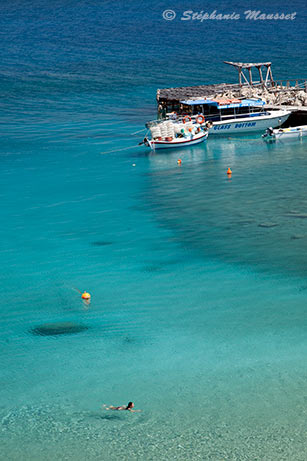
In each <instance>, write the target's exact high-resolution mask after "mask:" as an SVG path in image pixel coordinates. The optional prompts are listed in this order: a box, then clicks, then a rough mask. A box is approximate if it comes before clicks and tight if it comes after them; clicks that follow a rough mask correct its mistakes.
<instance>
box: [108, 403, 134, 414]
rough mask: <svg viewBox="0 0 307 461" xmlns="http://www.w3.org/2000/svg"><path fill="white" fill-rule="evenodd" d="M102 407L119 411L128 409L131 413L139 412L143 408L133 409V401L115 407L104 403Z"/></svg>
mask: <svg viewBox="0 0 307 461" xmlns="http://www.w3.org/2000/svg"><path fill="white" fill-rule="evenodd" d="M102 408H104V409H105V410H117V411H121V410H128V411H131V413H138V412H140V411H142V410H133V408H134V403H133V402H129V403H128V405H121V406H120V407H113V405H110V406H109V407H107V406H106V405H102Z"/></svg>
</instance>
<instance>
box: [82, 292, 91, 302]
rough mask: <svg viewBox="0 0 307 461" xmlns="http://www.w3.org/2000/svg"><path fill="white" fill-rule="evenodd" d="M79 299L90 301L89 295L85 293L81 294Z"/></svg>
mask: <svg viewBox="0 0 307 461" xmlns="http://www.w3.org/2000/svg"><path fill="white" fill-rule="evenodd" d="M81 298H82V299H87V300H89V299H91V295H90V294H89V293H87V292H86V291H85V292H84V293H82V295H81Z"/></svg>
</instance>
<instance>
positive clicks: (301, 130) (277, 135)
mask: <svg viewBox="0 0 307 461" xmlns="http://www.w3.org/2000/svg"><path fill="white" fill-rule="evenodd" d="M303 136H307V125H301V126H294V127H290V128H279V129H275V130H274V129H273V127H269V128H267V130H266V132H265V133H264V134H263V135H262V138H263V139H264V140H265V141H276V140H277V139H278V140H284V139H301V138H302V137H303Z"/></svg>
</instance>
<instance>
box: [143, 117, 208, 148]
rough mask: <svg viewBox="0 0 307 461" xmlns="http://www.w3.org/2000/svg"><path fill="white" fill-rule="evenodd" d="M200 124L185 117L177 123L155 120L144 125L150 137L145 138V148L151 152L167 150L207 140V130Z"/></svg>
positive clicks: (202, 119)
mask: <svg viewBox="0 0 307 461" xmlns="http://www.w3.org/2000/svg"><path fill="white" fill-rule="evenodd" d="M203 121H204V117H202V118H201V123H198V122H197V121H194V122H193V121H192V120H191V117H185V119H180V120H177V121H171V120H156V121H153V122H149V123H147V124H146V126H147V128H148V129H149V131H150V134H151V137H147V136H145V138H144V140H143V142H141V143H140V144H145V146H147V147H150V148H151V149H152V150H156V149H169V148H175V147H177V148H178V147H188V146H193V145H195V144H199V143H201V142H203V141H205V140H206V139H207V138H208V134H209V133H208V128H207V127H206V125H203Z"/></svg>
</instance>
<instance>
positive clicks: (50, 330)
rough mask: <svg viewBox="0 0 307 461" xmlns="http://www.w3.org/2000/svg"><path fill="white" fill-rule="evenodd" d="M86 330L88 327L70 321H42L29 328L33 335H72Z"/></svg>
mask: <svg viewBox="0 0 307 461" xmlns="http://www.w3.org/2000/svg"><path fill="white" fill-rule="evenodd" d="M85 330H88V327H87V326H85V325H81V324H78V323H72V322H58V323H43V324H42V325H38V326H37V327H35V328H32V329H31V330H30V333H32V334H33V335H39V336H57V335H72V334H75V333H81V331H85Z"/></svg>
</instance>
